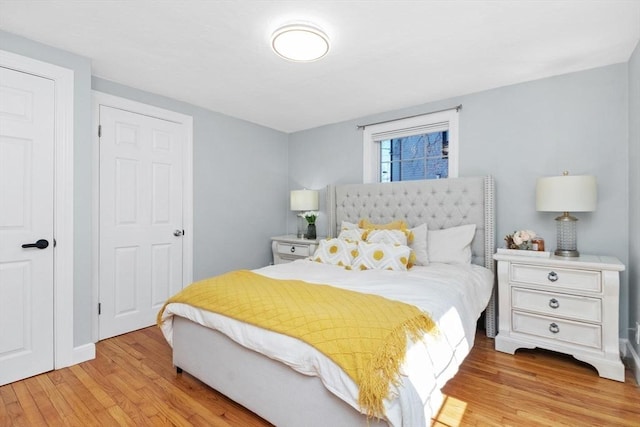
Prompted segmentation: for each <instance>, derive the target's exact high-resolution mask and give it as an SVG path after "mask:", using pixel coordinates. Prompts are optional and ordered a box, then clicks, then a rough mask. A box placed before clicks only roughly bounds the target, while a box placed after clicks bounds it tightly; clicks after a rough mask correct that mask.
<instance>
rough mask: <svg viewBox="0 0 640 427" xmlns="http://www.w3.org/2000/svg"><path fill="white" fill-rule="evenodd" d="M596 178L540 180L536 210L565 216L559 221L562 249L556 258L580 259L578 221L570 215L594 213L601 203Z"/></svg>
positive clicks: (557, 219)
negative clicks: (574, 213) (577, 232)
mask: <svg viewBox="0 0 640 427" xmlns="http://www.w3.org/2000/svg"><path fill="white" fill-rule="evenodd" d="M597 194H598V193H597V188H596V178H595V176H590V175H569V172H567V171H565V172H564V173H563V174H562V176H552V177H544V178H538V181H537V183H536V210H537V211H541V212H563V214H562V215H560V216H559V217H557V218H556V235H557V240H558V247H557V249H556V251H555V254H556V255H558V256H564V257H577V256H580V253H579V252H578V247H577V246H578V244H577V236H576V221H578V218H576V217H574V216H571V215H569V212H592V211H595V210H596V203H597V198H598V195H597Z"/></svg>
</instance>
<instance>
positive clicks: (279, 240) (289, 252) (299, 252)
mask: <svg viewBox="0 0 640 427" xmlns="http://www.w3.org/2000/svg"><path fill="white" fill-rule="evenodd" d="M271 240H272V241H273V242H272V243H271V249H272V250H273V263H274V264H281V263H283V262H291V261H295V260H297V259H302V258H307V257H309V256H311V255H313V254H314V253H315V251H316V249H317V248H318V242H319V241H320V239H315V240H310V239H302V238H300V237H297V236H296V235H295V234H292V235H287V236H277V237H272V238H271Z"/></svg>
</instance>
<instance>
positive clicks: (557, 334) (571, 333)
mask: <svg viewBox="0 0 640 427" xmlns="http://www.w3.org/2000/svg"><path fill="white" fill-rule="evenodd" d="M511 322H512V329H513V332H516V333H522V334H529V335H535V336H538V337H542V338H547V339H552V340H558V341H562V342H565V343H570V344H575V345H580V346H585V347H591V348H597V349H600V348H602V330H601V327H600V325H593V324H590V323H579V322H571V321H569V320H562V319H557V318H555V317H545V316H536V315H534V314H528V313H522V312H518V311H514V312H513V313H512V319H511Z"/></svg>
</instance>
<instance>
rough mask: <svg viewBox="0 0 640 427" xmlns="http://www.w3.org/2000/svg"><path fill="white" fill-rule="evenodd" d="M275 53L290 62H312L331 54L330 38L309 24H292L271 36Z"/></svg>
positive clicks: (279, 29)
mask: <svg viewBox="0 0 640 427" xmlns="http://www.w3.org/2000/svg"><path fill="white" fill-rule="evenodd" d="M271 47H272V48H273V51H274V52H275V53H277V54H278V55H280V56H281V57H283V58H284V59H288V60H290V61H297V62H311V61H315V60H317V59H320V58H322V57H323V56H325V55H326V54H327V52H329V38H328V37H327V35H326V34H325V33H324V32H322V31H320V30H319V29H318V28H316V27H313V26H311V25H307V24H290V25H285V26H284V27H280V28H278V29H277V30H276V31H275V32H274V33H273V35H272V36H271Z"/></svg>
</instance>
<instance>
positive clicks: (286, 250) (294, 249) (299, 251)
mask: <svg viewBox="0 0 640 427" xmlns="http://www.w3.org/2000/svg"><path fill="white" fill-rule="evenodd" d="M309 252H310V251H309V245H296V244H286V243H278V253H280V254H282V255H289V256H296V257H308V256H309V255H312V254H310V253H309Z"/></svg>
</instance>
